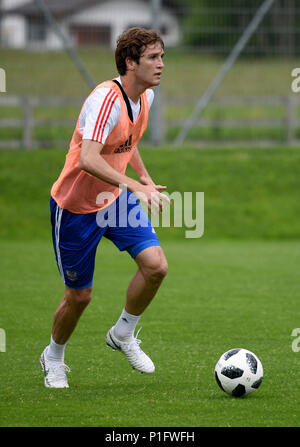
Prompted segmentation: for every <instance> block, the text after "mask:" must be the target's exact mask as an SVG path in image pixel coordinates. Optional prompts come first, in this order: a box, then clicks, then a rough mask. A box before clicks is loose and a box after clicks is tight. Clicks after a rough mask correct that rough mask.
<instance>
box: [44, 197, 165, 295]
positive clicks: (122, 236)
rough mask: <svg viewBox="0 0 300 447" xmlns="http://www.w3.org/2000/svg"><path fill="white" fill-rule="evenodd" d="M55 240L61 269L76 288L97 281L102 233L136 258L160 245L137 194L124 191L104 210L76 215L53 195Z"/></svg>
mask: <svg viewBox="0 0 300 447" xmlns="http://www.w3.org/2000/svg"><path fill="white" fill-rule="evenodd" d="M50 211H51V223H52V239H53V246H54V251H55V257H56V262H57V266H58V269H59V272H60V274H61V277H62V279H63V281H64V283H65V284H66V285H67V286H68V287H70V288H72V289H85V288H87V287H90V286H91V285H92V284H93V276H94V268H95V256H96V250H97V247H98V244H99V242H100V239H101V238H102V236H105V237H106V238H107V239H110V240H111V241H112V242H113V243H114V244H115V245H116V246H117V247H118V249H119V250H120V251H123V250H127V252H128V253H129V254H130V255H131V257H132V258H133V259H135V257H136V256H137V255H138V253H140V252H141V251H142V250H144V249H145V248H147V247H151V246H154V245H160V242H159V240H158V238H157V236H156V233H155V231H154V229H153V227H152V225H151V222H150V220H149V218H148V216H147V214H146V213H145V212H144V210H143V208H142V207H141V205H140V203H139V202H138V199H137V198H136V197H135V196H134V194H132V193H129V192H128V191H123V192H122V193H121V194H120V196H119V197H118V199H117V200H116V201H115V202H114V203H112V204H111V205H109V206H108V207H106V208H105V209H104V210H101V211H98V212H95V213H89V214H74V213H71V212H70V211H68V210H65V209H62V208H60V207H59V206H58V205H57V203H56V202H55V200H54V199H53V198H52V197H51V198H50Z"/></svg>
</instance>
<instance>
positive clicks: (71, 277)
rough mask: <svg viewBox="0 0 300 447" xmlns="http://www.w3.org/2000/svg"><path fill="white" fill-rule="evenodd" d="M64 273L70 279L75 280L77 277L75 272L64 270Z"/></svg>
mask: <svg viewBox="0 0 300 447" xmlns="http://www.w3.org/2000/svg"><path fill="white" fill-rule="evenodd" d="M66 274H67V277H68V278H69V280H70V281H75V280H76V279H77V272H74V271H72V270H66Z"/></svg>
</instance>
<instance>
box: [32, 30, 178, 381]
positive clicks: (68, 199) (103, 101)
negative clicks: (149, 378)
mask: <svg viewBox="0 0 300 447" xmlns="http://www.w3.org/2000/svg"><path fill="white" fill-rule="evenodd" d="M163 55H164V44H163V41H162V39H161V37H160V35H159V34H158V33H157V32H156V31H154V30H146V29H143V28H139V27H135V28H131V29H129V30H127V31H125V32H124V33H123V34H122V35H121V36H120V37H119V39H118V42H117V48H116V52H115V58H116V65H117V69H118V72H119V75H120V76H119V77H118V78H116V79H114V80H112V81H106V82H103V83H102V84H99V85H98V86H97V87H96V88H95V89H94V90H93V92H91V94H90V95H89V96H88V97H87V99H86V101H85V102H84V104H83V107H82V109H81V112H80V115H79V118H78V121H77V124H76V128H75V131H74V134H73V137H72V140H71V143H70V148H69V151H68V153H67V156H66V161H65V165H64V167H63V169H62V172H61V174H60V176H59V178H58V179H57V181H56V182H55V183H54V185H53V187H52V190H51V200H50V209H51V221H52V237H53V245H54V251H55V256H56V261H57V265H58V269H59V272H60V274H61V277H62V279H63V281H64V283H65V295H64V297H63V299H62V301H61V302H60V304H59V306H58V308H57V310H56V312H55V314H54V318H53V326H52V333H51V339H50V344H49V345H48V346H47V347H46V348H45V349H44V351H43V353H42V355H41V358H40V363H41V366H42V369H43V371H44V383H45V386H46V387H49V388H67V387H69V385H68V380H67V375H66V372H67V371H70V369H69V367H68V366H67V365H66V364H65V363H64V353H65V347H66V343H67V341H68V340H69V338H70V336H71V334H72V332H73V330H74V329H75V327H76V324H77V322H78V320H79V318H80V316H81V314H82V312H83V310H84V309H85V307H86V306H87V305H88V303H89V302H90V300H91V293H92V284H93V274H94V264H95V255H96V249H97V246H98V244H99V242H100V240H101V238H102V236H104V237H106V238H108V239H110V240H111V241H112V242H113V243H114V244H115V245H116V246H117V247H118V248H119V250H126V251H127V252H128V253H129V254H130V255H131V256H132V258H133V259H134V260H135V261H136V264H137V267H138V268H137V272H136V273H135V275H134V276H133V278H132V279H131V281H130V284H129V287H128V289H127V294H126V300H125V306H124V308H123V310H122V312H121V315H120V318H119V319H118V321H117V322H116V323H115V325H114V326H112V328H111V329H110V330H109V331H108V332H107V334H106V344H107V345H108V346H109V347H111V348H112V349H115V350H119V351H121V352H122V353H123V354H125V356H126V357H127V359H128V361H129V363H130V364H131V365H132V367H133V368H135V369H137V370H139V371H141V372H144V373H152V372H154V370H155V367H154V364H153V362H152V360H151V359H150V358H149V357H148V356H147V355H146V354H145V353H144V352H143V351H142V350H141V348H140V346H139V345H140V342H141V341H140V340H138V339H137V336H134V332H135V328H136V325H137V323H138V321H139V319H140V317H141V315H142V313H143V312H144V310H145V309H146V308H147V306H148V305H149V303H150V302H151V300H152V299H153V297H154V296H155V294H156V292H157V290H158V288H159V286H160V284H161V282H162V280H163V278H164V277H165V275H166V273H167V268H168V265H167V260H166V257H165V255H164V252H163V250H162V248H161V246H160V243H159V240H158V238H157V236H156V233H155V231H154V229H153V228H152V225H151V223H150V221H149V219H148V216H147V215H146V213H145V212H144V210H143V208H142V207H141V205H140V203H139V201H138V199H139V200H141V201H142V202H143V203H144V204H145V205H146V206H147V207H148V209H149V210H151V211H152V210H153V209H154V210H156V211H157V212H161V211H162V206H163V200H166V201H167V202H169V199H168V197H167V196H166V195H165V194H163V193H162V192H160V191H161V190H163V189H165V188H166V187H165V186H161V185H157V184H155V182H154V181H153V180H152V179H151V177H150V175H149V173H148V171H147V169H146V167H145V165H144V163H143V161H142V159H141V156H140V154H139V151H138V147H137V144H138V142H139V140H140V139H141V137H142V135H143V133H144V131H145V129H146V127H147V121H148V113H149V108H150V106H151V104H152V101H153V96H154V93H153V90H152V88H151V87H153V86H156V85H159V83H160V78H161V74H162V70H163V67H164V64H163ZM128 163H130V164H131V166H132V167H133V169H134V170H135V171H136V173H137V174H138V176H139V181H137V180H134V179H132V178H130V177H128V176H127V175H126V168H127V165H128ZM133 211H134V212H133ZM111 216H113V218H111ZM132 216H135V218H134V219H133V218H132Z"/></svg>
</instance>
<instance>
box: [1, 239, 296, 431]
mask: <svg viewBox="0 0 300 447" xmlns="http://www.w3.org/2000/svg"><path fill="white" fill-rule="evenodd" d="M1 245H2V257H3V260H2V267H1V271H2V275H3V278H5V280H4V284H3V281H2V293H3V294H4V297H5V299H4V300H3V301H2V305H1V308H2V311H1V314H2V315H1V324H2V326H3V327H4V328H5V329H6V335H7V352H6V353H1V357H2V362H1V363H2V365H1V392H0V395H1V401H0V402H1V403H0V408H1V426H57V427H59V426H107V427H114V426H115V427H126V426H127V427H135V426H137V427H139V426H140V427H149V426H150V427H151V426H153V427H155V426H183V427H185V426H186V427H188V426H200V427H204V426H209V427H218V426H264V427H266V426H267V427H268V426H298V425H299V421H300V409H299V406H298V405H297V399H298V398H297V395H298V393H297V391H295V390H297V389H298V383H299V355H297V353H294V352H293V351H292V349H291V343H292V338H291V332H292V329H293V328H294V327H298V326H299V304H298V303H299V297H300V286H299V268H298V267H299V252H300V243H299V242H297V243H295V242H293V243H292V242H254V243H253V242H252V243H251V242H215V243H214V242H210V243H206V242H204V240H203V241H201V240H199V241H197V242H191V241H189V242H188V241H186V242H179V241H176V242H168V243H165V244H164V248H165V251H166V253H167V256H168V259H169V264H170V273H169V276H168V277H167V278H166V281H165V283H164V285H163V286H162V288H161V291H160V292H159V295H158V296H157V297H156V300H155V302H153V303H152V305H151V307H149V309H148V311H147V312H146V313H145V315H144V316H143V318H142V320H141V325H142V326H143V329H142V332H141V337H142V339H143V348H144V349H145V350H146V352H148V353H149V354H150V355H151V357H152V359H153V361H154V362H155V364H156V372H155V374H153V375H151V376H146V375H142V374H139V373H138V372H136V371H133V370H132V369H131V368H130V366H129V364H128V362H127V360H126V359H125V358H124V357H123V355H121V354H120V353H117V352H113V351H111V350H110V349H108V348H106V346H105V340H104V338H105V333H106V331H107V329H108V328H109V327H110V325H111V323H112V322H113V321H114V320H116V319H117V318H118V314H119V311H120V310H121V306H122V303H123V297H124V290H125V288H126V286H127V282H128V277H129V275H131V274H133V272H134V270H135V266H134V264H133V262H128V260H127V258H126V255H121V254H119V253H116V252H115V251H114V250H112V249H111V247H110V246H108V243H104V244H103V246H102V247H101V250H99V253H98V256H97V267H96V278H97V280H96V281H95V288H94V299H93V302H92V303H91V304H90V307H89V308H88V309H87V310H86V312H85V314H84V316H83V317H82V320H81V321H80V324H79V326H78V328H77V330H76V332H75V333H74V335H73V337H72V339H71V341H70V342H69V345H68V347H67V351H66V363H67V364H69V366H70V367H71V369H72V373H71V374H70V376H69V383H70V389H68V390H49V389H46V388H44V386H43V375H42V372H41V370H40V366H39V355H40V353H41V351H42V350H43V348H44V346H45V345H46V344H48V340H49V334H50V325H51V320H52V314H53V312H54V310H55V307H56V304H57V300H58V298H59V297H60V295H61V293H62V285H61V283H60V280H59V278H58V274H57V272H56V266H55V265H54V261H53V256H52V247H51V246H50V244H49V243H47V242H32V243H28V242H24V243H21V242H18V243H12V242H10V243H2V244H1ZM116 272H117V275H118V281H115V274H116ZM233 347H246V348H248V349H250V350H252V351H254V352H255V353H256V354H257V355H258V356H259V357H260V359H261V361H262V363H263V366H264V370H265V375H264V380H263V384H262V385H261V387H260V388H259V390H258V391H257V392H256V393H255V394H253V395H250V396H248V397H246V398H242V399H234V398H230V397H229V396H227V395H225V393H223V392H222V391H221V390H220V389H219V388H218V386H217V384H216V382H215V378H214V373H213V372H214V366H215V363H216V361H217V360H218V357H219V356H220V355H221V354H222V353H223V352H224V351H226V350H228V349H230V348H233Z"/></svg>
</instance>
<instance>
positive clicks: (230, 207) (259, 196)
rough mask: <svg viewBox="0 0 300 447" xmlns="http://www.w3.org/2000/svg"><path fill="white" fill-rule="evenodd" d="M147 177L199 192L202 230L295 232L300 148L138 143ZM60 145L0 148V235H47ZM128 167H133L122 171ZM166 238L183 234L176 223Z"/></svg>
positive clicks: (299, 234) (251, 234) (281, 235)
mask: <svg viewBox="0 0 300 447" xmlns="http://www.w3.org/2000/svg"><path fill="white" fill-rule="evenodd" d="M140 150H141V153H142V156H143V158H144V160H145V163H146V165H147V167H148V169H149V172H150V173H151V175H152V176H153V179H154V180H155V181H156V182H157V183H159V184H163V185H166V186H167V187H168V192H169V193H170V194H171V193H172V192H174V191H179V192H184V191H187V192H193V193H194V195H195V193H196V192H197V191H199V192H201V191H203V192H204V196H205V197H204V198H205V237H207V238H213V239H215V238H219V239H220V238H221V239H224V238H228V237H229V238H239V239H240V238H247V239H249V238H250V239H257V238H260V239H274V238H276V239H297V238H300V227H299V218H300V202H299V197H298V191H299V190H300V168H299V166H300V151H299V150H298V149H292V148H288V147H283V148H265V149H263V148H260V149H255V148H250V147H249V148H235V149H219V148H209V149H199V150H197V149H195V148H192V147H188V146H186V147H183V148H179V149H175V148H172V147H162V148H153V147H152V148H150V147H148V148H143V145H142V144H141V149H140ZM65 155H66V150H65V151H63V150H58V149H57V150H55V149H52V150H45V151H42V150H41V151H38V150H37V151H31V152H28V151H21V150H19V151H1V152H0V164H1V166H2V168H1V170H0V191H1V194H0V206H1V209H2V210H3V212H2V213H1V214H0V238H6V239H19V240H24V239H32V238H33V239H36V238H38V239H41V238H43V239H48V237H49V225H50V222H49V204H48V201H49V194H50V189H51V185H52V184H53V182H54V181H55V180H56V178H57V177H58V175H59V173H60V171H61V169H62V167H63V164H64V160H65ZM128 173H129V174H132V170H131V169H129V170H128ZM164 231H165V233H164V235H165V238H167V239H177V238H182V237H184V231H185V230H182V229H180V228H172V229H165V230H164Z"/></svg>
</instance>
